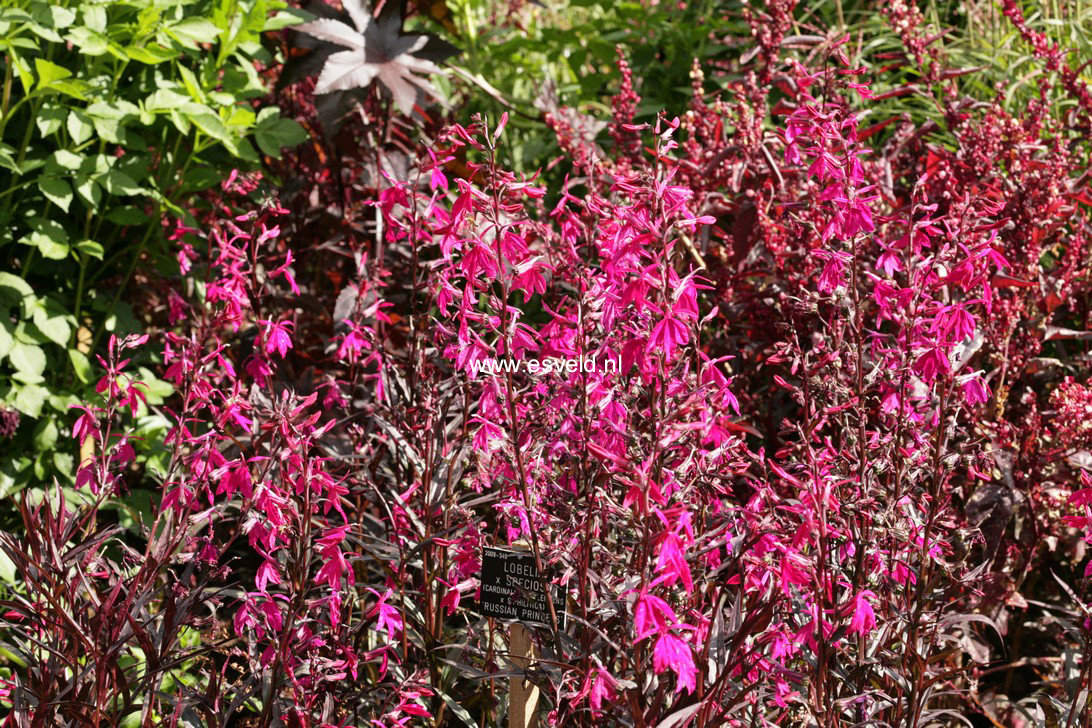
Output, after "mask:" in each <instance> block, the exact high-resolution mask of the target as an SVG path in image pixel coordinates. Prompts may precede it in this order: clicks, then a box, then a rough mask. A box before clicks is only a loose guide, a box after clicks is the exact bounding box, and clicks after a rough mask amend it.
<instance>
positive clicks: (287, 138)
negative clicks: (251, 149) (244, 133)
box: [254, 108, 307, 159]
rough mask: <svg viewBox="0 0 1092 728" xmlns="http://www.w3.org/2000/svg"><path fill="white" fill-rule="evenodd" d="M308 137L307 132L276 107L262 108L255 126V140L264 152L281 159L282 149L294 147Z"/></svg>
mask: <svg viewBox="0 0 1092 728" xmlns="http://www.w3.org/2000/svg"><path fill="white" fill-rule="evenodd" d="M306 139H307V132H306V131H305V130H304V128H303V127H302V126H300V125H299V124H298V123H297V122H296V121H295V120H293V119H284V118H281V116H280V111H279V110H278V109H275V108H265V109H262V110H261V112H260V113H259V114H258V124H257V126H255V127H254V141H256V142H257V143H258V148H259V149H261V150H262V152H263V153H265V154H267V155H269V156H270V157H273V158H274V159H280V157H281V149H283V148H284V147H294V146H296V145H297V144H301V143H302V142H304V141H305V140H306Z"/></svg>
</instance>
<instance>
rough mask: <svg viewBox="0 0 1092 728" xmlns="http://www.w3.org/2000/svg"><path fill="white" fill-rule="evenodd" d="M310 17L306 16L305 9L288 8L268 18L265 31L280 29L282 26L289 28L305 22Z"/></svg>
mask: <svg viewBox="0 0 1092 728" xmlns="http://www.w3.org/2000/svg"><path fill="white" fill-rule="evenodd" d="M307 19H308V18H306V17H305V16H304V11H302V10H297V9H296V8H286V9H284V10H279V11H277V12H276V13H274V14H273V15H272V16H270V18H269V19H268V20H266V21H265V27H264V28H262V30H263V31H266V32H268V31H271V30H280V29H281V28H288V27H290V26H293V25H299V24H300V23H304V22H306V21H307Z"/></svg>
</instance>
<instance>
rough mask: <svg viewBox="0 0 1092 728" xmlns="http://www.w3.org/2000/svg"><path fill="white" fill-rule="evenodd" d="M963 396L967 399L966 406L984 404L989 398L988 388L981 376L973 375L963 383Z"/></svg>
mask: <svg viewBox="0 0 1092 728" xmlns="http://www.w3.org/2000/svg"><path fill="white" fill-rule="evenodd" d="M963 398H964V399H965V400H966V401H967V406H968V407H974V406H975V405H977V404H985V403H986V402H988V401H989V399H990V388H989V387H988V386H986V383H985V382H983V381H982V378H981V377H979V376H977V375H976V376H973V377H971V378H970V379H968V380H967V381H966V382H964V383H963Z"/></svg>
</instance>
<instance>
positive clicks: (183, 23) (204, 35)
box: [166, 18, 220, 48]
mask: <svg viewBox="0 0 1092 728" xmlns="http://www.w3.org/2000/svg"><path fill="white" fill-rule="evenodd" d="M166 31H167V35H169V36H170V37H172V38H174V39H175V40H176V41H178V42H179V43H180V44H182V45H183V46H186V47H187V48H197V47H199V45H200V44H201V43H212V42H213V41H214V40H216V38H217V37H218V36H219V35H220V29H219V28H217V27H216V25H215V24H214V23H212V22H210V21H208V20H205V19H204V18H185V19H184V20H180V21H179V22H177V23H175V24H174V25H169V26H167V28H166Z"/></svg>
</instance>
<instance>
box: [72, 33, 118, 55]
mask: <svg viewBox="0 0 1092 728" xmlns="http://www.w3.org/2000/svg"><path fill="white" fill-rule="evenodd" d="M66 38H67V40H69V41H70V42H71V43H72V45H74V46H76V47H77V48H79V49H80V52H81V53H83V54H84V55H85V56H101V55H102V54H103V53H105V52H106V51H107V50H109V49H110V41H109V40H108V39H107V38H106V36H105V35H103V34H102V33H99V32H97V31H95V30H92V29H91V28H85V27H83V26H80V27H77V28H73V29H72V30H71V31H69V33H68V35H67V36H66Z"/></svg>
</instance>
